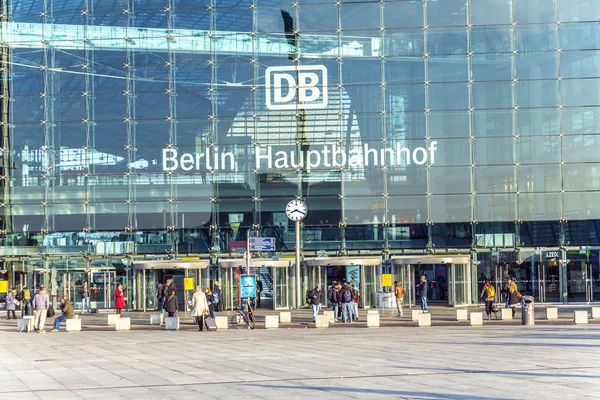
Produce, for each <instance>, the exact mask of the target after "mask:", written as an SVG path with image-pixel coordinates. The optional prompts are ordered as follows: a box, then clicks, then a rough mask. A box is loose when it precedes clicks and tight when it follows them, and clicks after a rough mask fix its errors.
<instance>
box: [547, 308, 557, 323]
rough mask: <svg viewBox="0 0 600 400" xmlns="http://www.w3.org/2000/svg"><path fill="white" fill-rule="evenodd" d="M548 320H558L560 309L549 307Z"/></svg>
mask: <svg viewBox="0 0 600 400" xmlns="http://www.w3.org/2000/svg"><path fill="white" fill-rule="evenodd" d="M546 319H547V320H557V319H558V308H557V307H547V308H546Z"/></svg>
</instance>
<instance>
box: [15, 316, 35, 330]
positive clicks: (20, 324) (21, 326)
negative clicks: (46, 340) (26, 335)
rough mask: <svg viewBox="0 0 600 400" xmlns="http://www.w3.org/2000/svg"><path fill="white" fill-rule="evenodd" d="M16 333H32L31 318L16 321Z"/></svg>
mask: <svg viewBox="0 0 600 400" xmlns="http://www.w3.org/2000/svg"><path fill="white" fill-rule="evenodd" d="M17 331H18V332H32V331H33V317H29V316H26V317H24V318H19V319H18V320H17Z"/></svg>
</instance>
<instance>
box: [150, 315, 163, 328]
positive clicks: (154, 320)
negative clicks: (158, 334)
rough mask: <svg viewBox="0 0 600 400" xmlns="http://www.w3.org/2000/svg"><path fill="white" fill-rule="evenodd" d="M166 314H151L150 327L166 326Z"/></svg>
mask: <svg viewBox="0 0 600 400" xmlns="http://www.w3.org/2000/svg"><path fill="white" fill-rule="evenodd" d="M164 324H165V314H160V313H159V314H150V325H164Z"/></svg>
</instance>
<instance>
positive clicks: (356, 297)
mask: <svg viewBox="0 0 600 400" xmlns="http://www.w3.org/2000/svg"><path fill="white" fill-rule="evenodd" d="M350 286H351V287H352V305H353V307H354V308H353V311H354V320H355V321H358V302H359V301H360V292H359V291H358V290H356V288H355V287H354V285H350Z"/></svg>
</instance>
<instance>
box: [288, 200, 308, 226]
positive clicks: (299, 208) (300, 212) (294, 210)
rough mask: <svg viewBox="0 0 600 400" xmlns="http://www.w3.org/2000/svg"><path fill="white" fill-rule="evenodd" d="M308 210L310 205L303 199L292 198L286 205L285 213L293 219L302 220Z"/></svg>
mask: <svg viewBox="0 0 600 400" xmlns="http://www.w3.org/2000/svg"><path fill="white" fill-rule="evenodd" d="M307 212H308V207H307V206H306V203H305V202H303V201H302V200H292V201H290V202H289V203H288V204H287V206H286V207H285V213H286V214H287V216H288V218H289V219H291V220H292V221H302V220H303V219H304V217H306V213H307Z"/></svg>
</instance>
